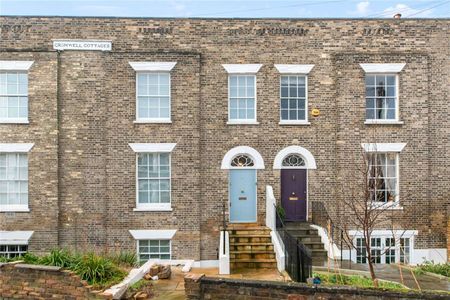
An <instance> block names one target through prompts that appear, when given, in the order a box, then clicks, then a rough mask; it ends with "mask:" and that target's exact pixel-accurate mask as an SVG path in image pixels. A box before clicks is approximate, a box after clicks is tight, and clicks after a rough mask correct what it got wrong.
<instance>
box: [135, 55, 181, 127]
mask: <svg viewBox="0 0 450 300" xmlns="http://www.w3.org/2000/svg"><path fill="white" fill-rule="evenodd" d="M129 64H130V65H131V67H132V68H133V69H134V70H135V71H136V120H135V123H171V78H170V72H171V70H172V69H173V67H174V66H175V64H176V62H130V63H129Z"/></svg>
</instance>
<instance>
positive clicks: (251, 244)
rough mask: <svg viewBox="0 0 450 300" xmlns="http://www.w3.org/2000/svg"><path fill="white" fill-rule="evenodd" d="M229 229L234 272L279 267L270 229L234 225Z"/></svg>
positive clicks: (231, 263) (231, 265) (231, 262)
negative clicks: (244, 269)
mask: <svg viewBox="0 0 450 300" xmlns="http://www.w3.org/2000/svg"><path fill="white" fill-rule="evenodd" d="M228 229H229V233H230V267H231V268H232V269H233V270H236V269H242V268H247V269H249V268H250V269H254V268H276V267H277V261H276V258H275V252H274V249H273V244H272V239H271V236H270V229H269V228H267V227H265V226H258V225H256V226H255V225H253V226H246V225H244V226H243V225H242V224H233V225H231V226H229V228H228Z"/></svg>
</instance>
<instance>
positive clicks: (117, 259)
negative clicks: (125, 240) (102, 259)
mask: <svg viewBox="0 0 450 300" xmlns="http://www.w3.org/2000/svg"><path fill="white" fill-rule="evenodd" d="M108 257H109V258H110V259H111V260H112V261H113V262H114V263H115V264H117V265H119V266H126V267H138V266H139V264H138V262H137V256H136V254H135V253H133V252H128V251H120V252H118V253H113V254H110V255H109V256H108Z"/></svg>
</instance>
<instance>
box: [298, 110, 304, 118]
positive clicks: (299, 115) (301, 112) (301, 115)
mask: <svg viewBox="0 0 450 300" xmlns="http://www.w3.org/2000/svg"><path fill="white" fill-rule="evenodd" d="M297 118H298V120H306V114H305V111H304V110H299V111H298V115H297Z"/></svg>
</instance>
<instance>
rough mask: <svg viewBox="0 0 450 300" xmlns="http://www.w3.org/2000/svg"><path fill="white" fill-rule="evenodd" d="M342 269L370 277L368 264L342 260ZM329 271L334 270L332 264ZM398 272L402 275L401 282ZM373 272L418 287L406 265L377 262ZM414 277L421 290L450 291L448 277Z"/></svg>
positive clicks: (425, 275) (423, 275) (387, 278)
mask: <svg viewBox="0 0 450 300" xmlns="http://www.w3.org/2000/svg"><path fill="white" fill-rule="evenodd" d="M337 266H338V267H339V266H340V261H338V262H337ZM314 269H316V270H322V271H327V269H328V267H327V266H326V265H325V266H324V267H321V268H318V267H316V268H314ZM342 270H345V271H343V273H344V274H351V273H352V271H361V273H359V274H361V275H365V276H368V277H370V273H369V265H368V264H356V263H351V262H349V261H343V263H342ZM400 270H401V271H400ZM331 271H332V272H334V271H333V267H332V264H331ZM400 272H401V274H402V275H403V282H402V280H401V275H400ZM375 274H376V275H377V277H378V278H380V279H384V280H389V281H395V282H399V283H403V284H404V285H406V286H407V287H409V288H411V289H418V286H417V284H416V281H415V280H414V276H413V275H412V273H411V270H410V267H408V266H402V268H401V269H400V268H399V265H397V264H377V265H375ZM416 279H417V281H418V282H419V286H420V288H421V289H423V290H438V291H450V281H449V280H448V279H447V280H446V279H442V278H438V277H435V276H431V275H427V274H422V275H416Z"/></svg>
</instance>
